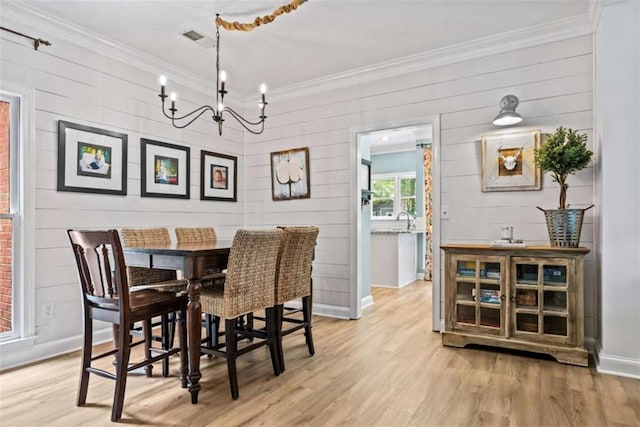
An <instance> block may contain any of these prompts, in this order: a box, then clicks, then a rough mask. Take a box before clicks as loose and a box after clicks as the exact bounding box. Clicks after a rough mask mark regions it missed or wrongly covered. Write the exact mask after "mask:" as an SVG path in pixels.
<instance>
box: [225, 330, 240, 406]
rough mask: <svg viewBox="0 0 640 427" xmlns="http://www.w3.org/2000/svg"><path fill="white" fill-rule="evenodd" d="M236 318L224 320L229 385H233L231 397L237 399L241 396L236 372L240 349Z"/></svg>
mask: <svg viewBox="0 0 640 427" xmlns="http://www.w3.org/2000/svg"><path fill="white" fill-rule="evenodd" d="M237 320H238V319H237V318H235V319H225V321H224V335H225V340H226V341H225V350H226V357H227V370H228V371H229V386H230V387H231V397H232V398H233V400H237V399H238V397H240V392H239V391H238V373H237V372H236V357H237V355H236V352H237V351H238V337H237V336H236V322H237Z"/></svg>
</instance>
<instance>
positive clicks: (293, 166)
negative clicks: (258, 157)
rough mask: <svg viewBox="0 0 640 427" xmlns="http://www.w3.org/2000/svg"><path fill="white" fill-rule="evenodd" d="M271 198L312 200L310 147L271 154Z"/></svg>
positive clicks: (277, 199) (276, 199)
mask: <svg viewBox="0 0 640 427" xmlns="http://www.w3.org/2000/svg"><path fill="white" fill-rule="evenodd" d="M271 198H272V199H273V200H275V201H279V200H291V199H309V198H311V182H310V179H309V148H308V147H303V148H293V149H291V150H285V151H276V152H273V153H271Z"/></svg>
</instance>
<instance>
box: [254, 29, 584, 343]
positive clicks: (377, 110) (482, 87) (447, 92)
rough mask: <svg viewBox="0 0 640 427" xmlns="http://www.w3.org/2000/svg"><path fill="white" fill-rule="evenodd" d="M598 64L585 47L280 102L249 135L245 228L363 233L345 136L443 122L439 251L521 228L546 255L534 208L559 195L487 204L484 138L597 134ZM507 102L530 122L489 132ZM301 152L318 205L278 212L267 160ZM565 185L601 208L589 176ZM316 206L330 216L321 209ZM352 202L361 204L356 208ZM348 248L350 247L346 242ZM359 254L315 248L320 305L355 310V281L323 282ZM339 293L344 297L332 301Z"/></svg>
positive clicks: (510, 195) (562, 45)
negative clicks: (406, 122) (304, 150)
mask: <svg viewBox="0 0 640 427" xmlns="http://www.w3.org/2000/svg"><path fill="white" fill-rule="evenodd" d="M592 62H593V56H592V40H591V38H590V37H588V36H586V37H578V38H574V39H569V40H565V41H561V42H556V43H551V44H547V45H543V46H537V47H532V48H527V49H522V50H519V51H512V52H508V53H505V54H501V55H493V56H490V57H486V58H480V59H475V60H471V61H462V62H459V63H454V64H449V65H446V66H441V67H436V68H432V69H428V70H424V71H420V72H415V73H410V74H403V75H399V76H397V77H394V78H387V79H383V80H380V81H377V82H374V83H366V84H361V85H354V86H352V87H349V88H343V89H339V90H330V91H326V92H324V93H319V94H314V95H313V96H308V97H300V98H295V99H289V100H284V101H273V100H272V101H273V102H272V103H271V104H270V115H269V122H268V124H267V130H266V131H265V132H264V133H263V134H262V135H258V136H254V135H247V159H246V161H247V165H251V167H249V168H248V170H247V189H248V191H247V201H248V205H247V206H248V211H247V224H249V225H251V226H261V225H262V226H268V225H272V224H287V223H288V221H289V220H293V221H294V222H293V223H295V224H315V225H317V226H318V227H320V234H321V236H322V235H323V230H324V229H325V227H330V226H332V224H335V221H336V220H338V221H340V225H341V226H345V227H346V228H348V227H355V224H354V223H353V218H351V216H350V215H349V212H347V211H344V209H345V196H347V195H349V178H350V165H349V161H350V160H349V158H350V155H351V152H352V151H354V150H355V147H352V146H350V143H349V141H350V137H351V135H349V129H350V128H352V127H357V126H359V125H361V124H362V123H365V122H366V123H370V122H372V121H373V122H375V121H379V122H380V123H389V122H394V121H400V120H403V119H407V118H413V117H424V116H429V115H434V114H440V115H441V116H440V117H441V127H442V131H441V153H440V154H441V159H442V160H443V162H442V168H441V182H442V188H441V197H442V202H441V203H442V204H446V205H449V209H450V212H451V219H449V220H445V221H442V223H441V224H440V225H439V226H440V228H441V238H442V243H447V242H464V241H469V242H478V243H480V242H482V243H487V242H489V241H491V240H493V239H494V238H497V237H498V235H499V227H500V225H504V224H513V225H514V226H515V227H516V233H517V234H518V236H519V237H522V238H524V239H526V240H528V241H530V242H532V243H539V244H547V243H548V234H547V230H546V225H545V221H544V216H543V214H542V213H541V212H539V211H538V210H537V209H536V208H535V207H536V206H541V207H545V208H549V209H550V208H554V207H556V206H557V199H558V188H557V184H555V183H554V182H552V180H551V179H550V177H548V176H545V177H543V189H542V191H522V192H504V193H482V191H481V169H480V165H481V159H480V152H481V150H480V140H481V137H482V136H483V135H487V134H493V133H499V132H512V131H521V130H530V129H540V130H542V132H543V133H549V132H553V131H554V130H555V128H556V127H557V126H560V125H564V126H566V127H572V128H577V129H580V130H581V131H583V132H588V133H589V134H591V128H592V126H593V111H592V110H593V101H592V99H593V93H592V91H593V88H592V80H593V69H592ZM509 93H513V94H515V95H517V96H518V97H519V98H520V102H521V104H520V106H519V107H518V111H519V112H520V113H521V114H522V115H523V116H524V118H525V120H524V122H523V123H522V125H521V126H517V127H511V128H507V129H503V128H498V127H496V126H494V125H493V124H492V123H491V122H492V120H493V118H494V117H495V115H496V114H497V113H498V110H499V107H498V104H499V101H500V98H502V97H503V96H504V95H507V94H509ZM301 146H307V147H309V156H310V159H311V197H312V198H311V200H306V201H305V200H297V201H280V202H273V201H272V200H271V196H270V191H271V184H270V170H269V153H270V152H272V151H279V150H284V149H289V148H294V147H301ZM334 153H335V155H334ZM319 159H326V161H322V162H321V161H319ZM314 165H315V166H316V167H318V168H323V167H327V166H328V165H330V166H329V167H331V171H327V172H325V171H322V172H319V171H318V170H314ZM569 185H570V189H569V193H568V197H569V202H570V203H571V204H574V205H576V206H587V205H589V204H591V203H593V202H594V196H593V185H594V172H593V168H588V169H586V170H585V171H582V172H580V173H579V174H578V175H576V176H573V177H571V178H570V182H569ZM331 187H335V188H336V190H330V188H331ZM254 201H256V202H255V204H254ZM319 201H320V202H321V203H322V205H323V206H326V207H327V209H326V210H322V211H319V210H318V209H317V206H318V202H319ZM348 203H351V204H359V200H351V201H349V202H348ZM258 207H259V210H260V211H261V212H260V213H258V212H257V210H258ZM348 207H349V206H348V205H347V206H346V208H348ZM254 210H255V211H256V212H255V213H253V212H252V211H254ZM331 211H335V213H336V214H338V216H337V217H336V216H331V215H329V213H330V212H331ZM593 222H594V219H593V214H592V213H591V212H590V213H588V214H587V218H586V220H585V224H584V228H583V233H582V236H583V237H582V244H584V245H585V246H588V247H591V246H592V245H593V242H594V227H593ZM436 226H438V225H436ZM344 238H345V239H347V240H349V239H350V238H349V234H348V233H345V235H344ZM351 244H352V242H350V241H349V242H348V243H343V241H340V242H339V243H338V242H335V241H332V240H329V239H320V240H319V242H318V247H317V249H316V255H317V256H316V263H315V264H314V265H316V268H317V269H318V271H319V272H318V274H317V275H314V286H315V288H314V289H322V290H323V291H322V292H320V293H316V294H315V295H314V297H315V298H314V301H316V302H318V303H322V304H333V303H335V301H337V300H340V301H343V302H344V306H348V304H349V295H350V292H351V289H352V284H351V280H350V277H349V275H348V274H347V275H345V276H344V277H342V276H341V278H336V279H338V280H331V281H329V280H328V277H325V274H326V272H327V270H328V269H329V268H332V267H330V265H331V266H333V265H334V264H335V265H336V266H338V265H339V266H340V269H341V270H342V271H343V272H344V273H347V272H348V271H349V268H350V266H351V262H353V260H351V259H349V258H350V257H349V252H348V248H349V247H350V246H351ZM341 252H343V253H342V255H341V256H336V254H340V253H341ZM589 259H591V257H590V256H588V258H587V264H589ZM320 272H321V273H322V275H321V274H320ZM586 273H587V280H586V288H587V289H586V292H585V293H586V295H587V297H586V299H587V300H586V304H587V309H586V313H587V315H586V330H587V331H588V333H591V332H592V331H594V328H593V323H594V313H595V311H596V310H594V304H595V301H594V297H593V295H594V292H593V288H594V281H593V277H592V273H593V269H592V268H591V267H589V268H588V269H587V270H586ZM329 283H330V284H329ZM338 293H339V294H340V295H342V297H341V298H338V299H336V298H335V297H334V296H335V295H337V294H338Z"/></svg>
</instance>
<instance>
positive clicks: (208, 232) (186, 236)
mask: <svg viewBox="0 0 640 427" xmlns="http://www.w3.org/2000/svg"><path fill="white" fill-rule="evenodd" d="M176 239H177V241H178V243H207V242H215V241H216V240H217V239H218V238H217V236H216V230H215V229H214V228H213V227H178V228H176Z"/></svg>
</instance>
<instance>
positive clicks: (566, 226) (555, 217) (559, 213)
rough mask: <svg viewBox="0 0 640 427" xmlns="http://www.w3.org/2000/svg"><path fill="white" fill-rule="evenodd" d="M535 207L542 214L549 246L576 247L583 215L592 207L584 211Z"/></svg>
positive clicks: (578, 241) (578, 242)
mask: <svg viewBox="0 0 640 427" xmlns="http://www.w3.org/2000/svg"><path fill="white" fill-rule="evenodd" d="M536 207H537V208H538V209H540V210H541V211H542V212H544V217H545V219H546V220H547V230H548V231H549V243H550V244H551V246H556V247H564V248H577V247H578V245H579V244H580V232H581V231H582V219H583V218H584V213H585V212H586V211H588V210H589V209H591V208H592V207H593V205H591V206H589V207H588V208H585V209H542V208H541V207H539V206H536Z"/></svg>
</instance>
